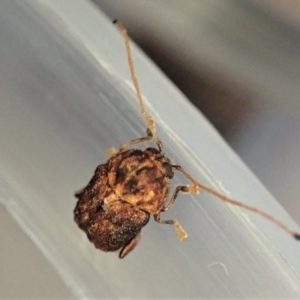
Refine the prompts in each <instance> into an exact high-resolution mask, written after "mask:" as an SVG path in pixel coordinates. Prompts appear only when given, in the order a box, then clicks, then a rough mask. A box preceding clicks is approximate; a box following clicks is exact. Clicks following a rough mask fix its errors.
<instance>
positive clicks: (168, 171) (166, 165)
mask: <svg viewBox="0 0 300 300" xmlns="http://www.w3.org/2000/svg"><path fill="white" fill-rule="evenodd" d="M164 168H165V170H166V175H167V176H168V177H169V178H170V179H172V178H173V177H174V172H173V170H172V166H171V165H170V164H169V163H168V162H165V163H164Z"/></svg>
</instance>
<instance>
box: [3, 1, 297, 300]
mask: <svg viewBox="0 0 300 300" xmlns="http://www.w3.org/2000/svg"><path fill="white" fill-rule="evenodd" d="M49 1H50V0H49ZM82 1H88V0H82ZM93 2H94V3H95V4H96V5H97V6H99V8H100V9H101V10H103V11H104V12H105V13H106V14H107V15H108V16H109V17H110V18H111V19H115V18H118V19H119V20H121V21H122V22H123V23H124V25H125V26H126V27H127V28H128V31H129V34H130V36H131V38H132V39H133V40H134V41H135V42H136V43H137V44H138V45H139V46H140V47H141V48H142V49H143V50H144V51H145V52H146V53H147V54H148V55H149V57H151V59H152V60H154V62H155V63H156V64H157V65H158V66H159V67H160V68H161V69H162V70H163V71H164V72H165V74H166V75H167V76H168V77H169V78H170V79H171V80H172V81H173V82H174V84H175V85H177V86H178V87H179V88H180V89H181V91H182V92H183V93H184V94H185V95H186V96H187V97H188V98H189V99H190V100H191V101H192V102H193V103H194V104H195V106H197V107H198V108H199V110H200V111H201V112H202V113H203V114H205V116H206V117H207V118H208V119H209V120H210V122H211V123H212V124H213V125H214V126H215V127H216V128H217V129H218V131H219V132H220V133H221V134H222V135H223V137H224V138H225V139H226V140H227V142H228V143H229V144H230V145H231V146H232V147H233V149H234V150H235V151H236V152H237V153H238V154H239V155H240V157H241V158H242V159H243V160H244V161H245V162H246V164H247V165H248V166H249V167H250V168H251V169H252V170H253V172H254V173H255V174H256V175H257V177H258V178H259V179H260V180H261V181H262V182H263V183H264V185H265V186H266V187H267V188H268V189H269V190H270V191H271V193H272V194H273V195H274V196H275V198H277V199H278V200H279V201H280V203H281V204H282V205H283V206H284V207H285V209H286V210H287V211H288V212H289V213H290V214H291V215H292V217H293V218H294V219H295V221H296V222H298V224H300V209H299V203H300V202H299V199H298V180H299V179H300V171H299V170H300V103H299V95H300V87H299V79H300V39H299V37H300V17H299V16H300V1H299V0H247V1H243V0H198V1H197V0H184V1H183V0H152V1H146V0H94V1H93ZM70 10H71V8H70ZM124 57H125V51H124ZM161 101H164V99H161ZM199 131H201V128H199ZM0 217H1V220H2V222H3V223H4V224H5V225H6V226H4V227H3V226H2V227H0V239H1V244H2V245H1V259H2V260H1V262H0V265H1V266H2V270H5V272H2V273H0V283H1V284H3V286H4V285H5V286H6V294H5V295H1V296H6V297H21V296H23V297H71V296H72V295H71V294H70V291H69V289H68V288H67V287H66V286H65V284H64V283H62V281H61V279H60V278H59V277H58V275H57V274H56V272H55V270H54V269H53V267H52V266H51V265H50V263H49V262H48V261H47V260H46V259H45V257H44V256H43V254H41V252H40V250H39V249H37V248H36V246H35V245H34V244H33V242H32V241H31V240H29V238H28V237H27V236H26V235H25V233H24V232H23V231H22V230H21V229H20V228H19V227H18V226H17V225H16V224H15V223H14V221H13V219H12V218H11V217H10V216H9V214H8V213H7V212H6V211H5V209H4V208H3V207H1V210H0ZM16 239H17V241H16ZM16 243H17V244H18V245H19V246H18V247H15V244H16ZM33 282H34V283H35V287H38V288H35V289H31V288H29V289H28V287H30V285H32V284H33ZM0 286H1V285H0Z"/></svg>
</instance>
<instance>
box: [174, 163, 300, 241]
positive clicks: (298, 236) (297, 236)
mask: <svg viewBox="0 0 300 300" xmlns="http://www.w3.org/2000/svg"><path fill="white" fill-rule="evenodd" d="M172 167H173V168H174V169H175V170H177V171H179V172H181V173H183V174H184V175H185V176H186V177H187V178H188V179H189V180H190V181H191V182H192V183H193V185H191V186H189V190H190V192H193V193H199V191H200V190H201V189H202V190H204V191H206V192H208V193H210V194H212V195H214V196H216V197H218V198H219V199H220V200H222V201H224V202H227V203H230V204H232V205H236V206H239V207H242V208H244V209H246V210H249V211H252V212H253V213H256V214H258V215H260V216H262V217H264V218H265V219H267V220H269V221H270V222H272V223H274V224H275V225H277V226H278V227H280V228H281V229H282V230H284V231H286V232H287V233H288V234H290V235H291V236H293V237H294V238H295V239H296V240H298V241H300V234H299V233H297V232H295V231H294V230H291V229H290V228H289V227H288V226H286V225H285V224H284V223H282V222H281V221H279V220H278V219H276V218H275V217H273V216H272V215H270V214H268V213H266V212H264V211H262V210H260V209H258V208H256V207H254V206H251V205H248V204H245V203H242V202H240V201H237V200H234V199H232V198H230V197H227V196H225V195H223V194H221V193H219V192H217V191H215V190H214V189H212V188H210V187H208V186H205V185H203V184H202V183H200V182H198V181H196V180H195V179H194V178H193V177H192V176H191V175H190V174H189V173H188V172H187V171H185V170H184V169H183V168H182V167H181V166H177V165H172Z"/></svg>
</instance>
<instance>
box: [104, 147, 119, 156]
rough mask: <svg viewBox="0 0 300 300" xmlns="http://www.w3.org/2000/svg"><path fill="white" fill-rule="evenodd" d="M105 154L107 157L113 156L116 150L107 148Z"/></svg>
mask: <svg viewBox="0 0 300 300" xmlns="http://www.w3.org/2000/svg"><path fill="white" fill-rule="evenodd" d="M106 152H107V154H108V155H109V156H113V155H114V154H116V153H117V150H116V148H114V147H109V148H107V149H106Z"/></svg>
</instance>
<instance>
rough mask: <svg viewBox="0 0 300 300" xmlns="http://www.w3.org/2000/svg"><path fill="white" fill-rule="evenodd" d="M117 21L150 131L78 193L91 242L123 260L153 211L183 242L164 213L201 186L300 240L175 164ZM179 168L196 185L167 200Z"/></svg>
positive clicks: (79, 213)
mask: <svg viewBox="0 0 300 300" xmlns="http://www.w3.org/2000/svg"><path fill="white" fill-rule="evenodd" d="M114 23H115V24H116V25H117V26H118V27H119V29H120V30H121V32H122V34H123V37H124V40H125V47H126V52H127V58H128V63H129V68H130V72H131V77H132V81H133V83H134V86H135V90H136V94H137V98H138V102H139V105H140V109H141V113H142V116H143V118H144V120H145V123H146V125H147V129H146V136H145V137H142V138H138V139H135V140H132V141H129V142H127V143H125V144H123V145H121V146H120V148H119V151H118V152H117V151H116V150H114V149H113V148H110V149H109V153H110V154H111V157H110V158H109V160H108V161H107V162H106V163H105V164H102V165H100V166H98V167H97V168H96V171H95V173H94V176H93V177H92V179H91V180H90V182H89V183H88V185H87V186H86V187H85V188H84V189H82V190H81V191H79V192H78V193H76V194H75V196H76V198H77V199H78V201H77V204H76V207H75V209H74V220H75V222H76V223H77V224H78V226H79V228H81V229H82V230H83V231H84V232H85V233H86V234H87V236H88V238H89V240H90V241H91V242H93V243H94V245H95V247H96V248H98V249H100V250H102V251H105V252H107V251H119V257H120V258H124V257H125V256H126V255H127V254H128V253H130V252H131V251H132V250H133V249H134V248H135V247H136V245H137V244H138V242H139V240H140V232H141V229H142V228H143V227H144V226H145V225H146V224H147V223H148V221H149V219H150V216H151V215H152V216H153V217H154V220H155V221H156V222H158V223H161V224H171V225H173V226H174V227H175V229H176V231H177V233H178V235H179V238H180V240H184V239H186V238H187V233H186V232H185V231H184V229H183V228H182V227H181V225H180V224H179V222H178V221H177V220H175V219H171V220H162V219H161V216H160V215H161V213H163V212H166V211H167V210H169V209H170V208H171V207H172V205H173V204H174V202H175V200H176V198H177V196H178V194H179V192H183V193H196V194H198V193H199V192H200V190H201V189H202V190H204V191H206V192H208V193H211V194H213V195H215V196H216V197H218V198H219V199H221V200H222V201H225V202H228V203H230V204H233V205H237V206H240V207H242V208H244V209H247V210H250V211H252V212H254V213H257V214H260V215H261V216H263V217H264V218H266V219H268V220H269V221H271V222H273V223H275V224H276V225H277V226H279V227H281V228H282V229H283V230H285V231H286V232H287V233H289V234H291V235H292V236H293V237H294V238H295V239H297V240H300V235H299V234H298V233H296V232H294V231H292V230H290V229H289V228H288V227H287V226H285V225H284V224H283V223H281V222H280V221H278V220H277V219H275V218H274V217H273V216H271V215H269V214H267V213H265V212H263V211H261V210H259V209H257V208H256V207H252V206H249V205H247V204H243V203H241V202H240V201H236V200H234V199H231V198H229V197H227V196H225V195H223V194H221V193H219V192H217V191H215V190H213V189H211V188H209V187H207V186H205V185H203V184H201V183H200V182H198V181H196V180H195V179H194V178H193V177H192V176H191V175H190V174H189V173H188V172H187V171H186V170H184V169H183V168H182V167H181V166H179V165H175V164H172V162H171V161H170V159H169V158H168V157H167V156H166V155H165V153H164V151H163V143H162V142H161V140H160V139H159V138H158V136H157V134H156V131H155V121H154V119H153V118H152V117H151V116H149V115H148V114H147V113H146V110H145V107H144V103H143V100H142V95H141V92H140V88H139V84H138V81H137V78H136V76H135V71H134V66H133V61H132V55H131V49H130V45H129V38H128V35H127V31H126V29H125V27H124V26H123V25H122V23H120V22H119V21H114ZM151 140H154V141H155V143H156V146H157V148H146V149H145V150H139V149H128V147H130V146H133V145H136V144H139V143H144V142H148V141H151ZM175 171H179V172H181V173H183V174H184V175H185V176H186V178H187V179H188V180H190V181H191V183H192V184H191V185H179V186H177V187H176V188H175V191H174V192H173V194H172V196H171V197H170V199H169V200H168V196H169V192H170V181H171V180H172V178H173V176H174V172H175Z"/></svg>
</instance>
